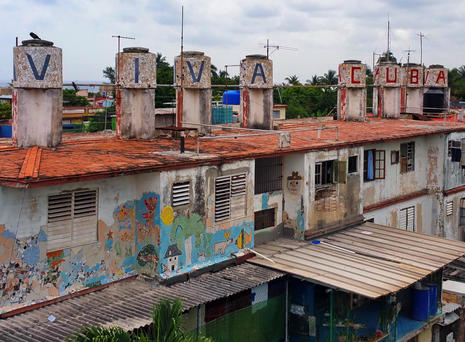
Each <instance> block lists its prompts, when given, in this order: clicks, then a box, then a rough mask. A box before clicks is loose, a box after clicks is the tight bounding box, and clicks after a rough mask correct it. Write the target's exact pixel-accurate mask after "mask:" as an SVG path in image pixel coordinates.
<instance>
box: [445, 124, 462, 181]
mask: <svg viewBox="0 0 465 342" xmlns="http://www.w3.org/2000/svg"><path fill="white" fill-rule="evenodd" d="M462 139H465V133H461V132H455V133H450V134H449V135H448V136H447V137H446V138H444V145H443V150H444V154H445V159H444V190H450V189H453V188H456V187H458V186H462V185H465V175H464V171H462V162H461V161H457V162H453V161H452V155H449V153H448V144H449V142H450V141H451V140H454V141H458V142H459V143H460V144H461V146H464V147H465V140H463V145H462ZM464 152H465V151H463V150H462V155H463V153H464ZM462 160H463V161H464V163H465V160H464V159H463V157H462Z"/></svg>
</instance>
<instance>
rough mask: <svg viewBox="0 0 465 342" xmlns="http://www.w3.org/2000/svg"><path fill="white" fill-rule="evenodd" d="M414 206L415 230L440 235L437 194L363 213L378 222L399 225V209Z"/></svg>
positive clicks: (393, 225) (367, 217) (392, 225)
mask: <svg viewBox="0 0 465 342" xmlns="http://www.w3.org/2000/svg"><path fill="white" fill-rule="evenodd" d="M412 206H413V207H415V231H416V232H419V233H423V234H429V235H440V234H439V232H438V222H437V219H438V218H439V215H440V212H439V211H438V209H439V208H438V203H437V197H436V196H435V195H425V196H421V197H418V198H415V199H412V200H408V201H404V202H401V203H396V204H393V205H390V206H388V207H384V208H381V209H377V210H374V211H370V212H368V213H364V214H363V215H364V217H365V218H366V219H374V222H375V223H377V224H381V225H386V226H391V227H399V225H400V223H399V211H400V210H401V209H404V208H407V207H412Z"/></svg>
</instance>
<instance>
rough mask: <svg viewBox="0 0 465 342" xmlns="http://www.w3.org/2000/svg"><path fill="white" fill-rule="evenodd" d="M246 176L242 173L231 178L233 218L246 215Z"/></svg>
mask: <svg viewBox="0 0 465 342" xmlns="http://www.w3.org/2000/svg"><path fill="white" fill-rule="evenodd" d="M246 181H247V179H246V174H245V173H241V174H239V175H235V176H232V177H231V218H232V219H235V218H239V217H243V216H244V215H245V209H246V196H245V194H246V186H247V184H246Z"/></svg>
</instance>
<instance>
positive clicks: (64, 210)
mask: <svg viewBox="0 0 465 342" xmlns="http://www.w3.org/2000/svg"><path fill="white" fill-rule="evenodd" d="M72 208H73V194H72V193H64V194H59V195H53V196H49V197H48V219H47V221H48V224H47V246H48V248H49V249H51V248H52V249H53V248H62V247H63V246H64V247H67V246H69V244H70V242H71V238H72V228H73V221H72V218H73V213H72Z"/></svg>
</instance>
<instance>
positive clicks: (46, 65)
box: [26, 53, 50, 81]
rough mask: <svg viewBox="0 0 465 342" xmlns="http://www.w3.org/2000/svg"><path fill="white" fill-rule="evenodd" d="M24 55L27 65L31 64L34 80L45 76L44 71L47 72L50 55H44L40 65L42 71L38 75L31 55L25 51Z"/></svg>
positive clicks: (41, 79) (40, 79)
mask: <svg viewBox="0 0 465 342" xmlns="http://www.w3.org/2000/svg"><path fill="white" fill-rule="evenodd" d="M26 56H27V60H28V61H29V65H30V66H31V69H32V72H33V74H34V77H35V78H36V80H38V81H43V80H44V77H45V73H46V72H47V69H48V63H50V55H47V56H45V62H44V65H43V66H42V71H41V72H40V75H39V73H38V72H37V68H36V65H35V63H34V61H33V60H32V57H31V55H30V54H28V53H27V54H26Z"/></svg>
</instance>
